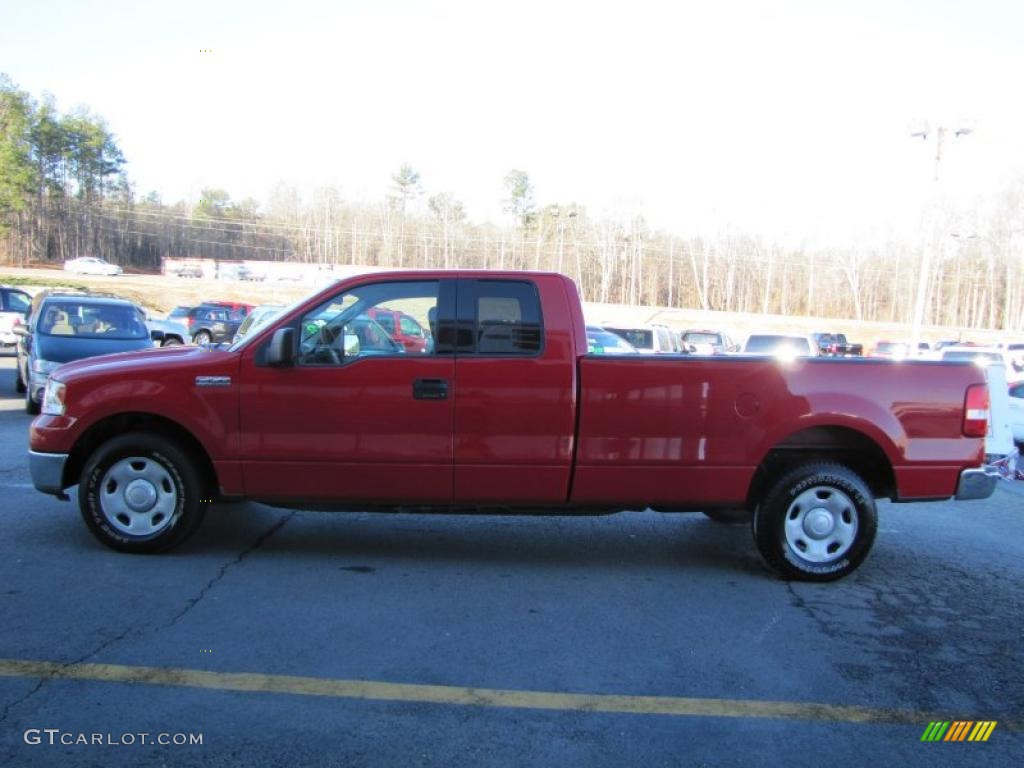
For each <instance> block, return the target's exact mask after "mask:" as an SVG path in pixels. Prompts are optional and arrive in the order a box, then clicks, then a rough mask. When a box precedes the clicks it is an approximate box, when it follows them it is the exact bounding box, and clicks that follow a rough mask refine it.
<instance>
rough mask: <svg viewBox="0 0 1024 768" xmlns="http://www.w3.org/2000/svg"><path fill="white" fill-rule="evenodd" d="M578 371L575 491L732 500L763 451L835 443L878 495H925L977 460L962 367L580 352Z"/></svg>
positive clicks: (793, 452) (972, 372) (805, 454)
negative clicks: (968, 433) (967, 426)
mask: <svg viewBox="0 0 1024 768" xmlns="http://www.w3.org/2000/svg"><path fill="white" fill-rule="evenodd" d="M580 378H581V398H580V424H579V433H578V453H577V457H576V474H575V479H574V486H573V494H572V501H573V503H577V504H590V503H598V502H603V503H615V504H623V505H631V506H638V505H651V506H662V507H665V506H678V507H680V508H682V507H688V506H692V507H700V506H702V505H741V504H744V503H745V502H746V501H747V500H748V498H749V495H750V493H751V489H752V487H753V486H754V484H755V483H756V481H757V474H758V470H759V468H764V467H765V466H766V465H767V463H768V462H771V461H776V462H786V461H793V460H795V459H796V458H798V457H799V458H801V459H807V458H811V459H824V460H827V459H829V458H830V457H834V456H837V455H839V454H842V456H843V458H844V460H846V461H847V462H848V463H849V462H851V461H852V462H853V465H854V466H856V467H858V468H859V469H860V470H861V472H862V473H864V474H865V475H869V476H866V477H865V479H866V480H867V481H868V482H869V484H871V485H872V487H873V490H875V492H876V495H878V496H891V497H893V498H898V499H901V500H910V499H920V498H935V497H941V496H952V495H953V494H954V493H955V491H956V484H957V479H958V476H959V473H960V471H961V470H963V469H965V468H968V467H972V466H977V465H978V464H980V463H981V460H982V455H981V451H982V443H981V441H980V440H971V439H964V438H963V437H962V433H961V429H962V419H963V407H964V394H965V392H966V390H967V387H968V386H969V385H971V384H980V383H984V378H983V376H982V374H981V373H980V371H979V370H978V369H977V368H975V367H973V366H948V365H946V366H941V365H937V364H934V363H928V362H912V363H910V362H908V363H891V362H889V361H868V360H857V359H846V360H843V359H820V360H815V359H808V360H798V361H794V362H779V361H775V360H773V359H764V358H743V357H715V358H711V357H707V358H610V357H608V358H602V357H597V356H585V357H583V358H582V359H581V361H580ZM852 453H857V454H858V455H859V456H853V457H851V456H850V454H852Z"/></svg>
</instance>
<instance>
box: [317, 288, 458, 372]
mask: <svg viewBox="0 0 1024 768" xmlns="http://www.w3.org/2000/svg"><path fill="white" fill-rule="evenodd" d="M437 301H438V282H437V281H416V282H413V281H410V282H395V283H371V284H369V285H361V286H359V287H357V288H354V289H352V290H350V291H347V292H346V293H343V294H340V295H338V296H335V297H334V298H332V299H329V300H328V301H326V302H324V303H323V304H321V305H320V306H319V307H317V308H316V309H314V310H313V311H312V312H310V313H308V314H307V315H305V316H304V317H303V318H302V321H301V323H300V325H299V355H298V357H299V364H300V365H342V364H346V363H349V362H352V361H354V360H359V359H362V358H367V357H392V356H397V355H426V354H433V353H434V344H433V337H432V335H431V333H430V331H429V330H428V329H429V327H430V323H429V318H430V313H431V310H432V309H435V308H436V307H437Z"/></svg>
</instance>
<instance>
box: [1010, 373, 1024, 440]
mask: <svg viewBox="0 0 1024 768" xmlns="http://www.w3.org/2000/svg"><path fill="white" fill-rule="evenodd" d="M1010 428H1011V429H1012V430H1013V441H1014V442H1015V443H1017V445H1018V446H1020V447H1021V448H1024V381H1018V382H1016V383H1014V384H1011V385H1010Z"/></svg>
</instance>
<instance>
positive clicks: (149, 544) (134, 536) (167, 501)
mask: <svg viewBox="0 0 1024 768" xmlns="http://www.w3.org/2000/svg"><path fill="white" fill-rule="evenodd" d="M202 496H203V494H202V486H201V483H200V481H199V473H198V472H197V471H196V468H195V465H194V464H193V462H192V460H191V459H190V458H189V457H188V455H187V454H186V453H185V452H184V451H183V450H182V449H181V447H180V446H179V445H178V444H177V443H175V442H173V441H172V440H169V439H167V438H164V437H161V436H159V435H152V434H143V433H140V432H131V433H128V434H124V435H119V436H118V437H114V438H111V439H110V440H108V441H107V442H105V443H103V444H102V445H100V447H99V448H97V449H96V451H95V452H94V453H93V455H92V456H91V457H90V458H89V460H88V461H87V462H86V464H85V468H84V469H83V470H82V476H81V479H80V481H79V486H78V506H79V508H80V510H81V512H82V517H83V518H84V519H85V523H86V525H87V526H88V527H89V530H90V531H92V533H93V535H94V536H96V538H97V539H99V540H100V541H101V542H103V543H104V544H106V545H107V546H108V547H111V548H112V549H116V550H119V551H121V552H136V553H149V552H162V551H164V550H167V549H170V548H172V547H174V546H177V545H178V544H180V543H181V542H183V541H184V540H185V539H187V538H188V537H189V536H190V535H192V533H193V532H195V530H196V529H197V528H198V527H199V524H200V523H201V522H202V520H203V516H204V514H205V512H206V506H207V504H206V502H205V501H204V500H203V499H201V497H202Z"/></svg>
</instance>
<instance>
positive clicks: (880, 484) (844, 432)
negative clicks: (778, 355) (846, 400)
mask: <svg viewBox="0 0 1024 768" xmlns="http://www.w3.org/2000/svg"><path fill="white" fill-rule="evenodd" d="M812 461H831V462H834V463H837V464H843V465H845V466H847V467H849V468H850V469H852V470H853V471H854V472H856V473H857V474H858V475H860V477H861V478H863V480H864V482H865V483H867V484H868V487H869V488H870V489H871V493H872V495H874V496H875V498H892V497H893V496H895V495H896V475H895V474H894V473H893V469H892V464H891V463H890V462H889V457H888V456H886V455H885V451H883V450H882V448H881V447H880V446H879V445H878V443H876V442H875V441H874V440H872V439H871V438H870V437H868V436H867V435H865V434H864V433H863V432H858V431H857V430H855V429H850V428H848V427H835V426H831V427H810V428H809V429H804V430H802V431H800V432H795V433H794V434H792V435H790V436H789V437H787V438H786V439H785V440H783V441H782V442H780V443H779V444H778V445H776V446H775V447H774V448H772V449H771V450H770V451H768V455H767V456H765V457H764V461H762V462H761V465H760V466H759V467H758V468H757V471H756V472H755V473H754V480H753V482H752V483H751V484H750V490H749V492H748V493H747V506H748V507H749V508H750V509H753V507H754V505H756V504H757V502H758V500H759V499H762V498H763V497H764V495H765V494H766V493H767V492H768V489H769V488H770V487H771V485H772V483H774V482H775V481H776V480H778V479H779V478H780V477H781V476H782V475H784V474H785V473H786V472H788V471H789V470H791V469H793V468H794V467H796V466H799V465H800V464H807V463H809V462H812Z"/></svg>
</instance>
